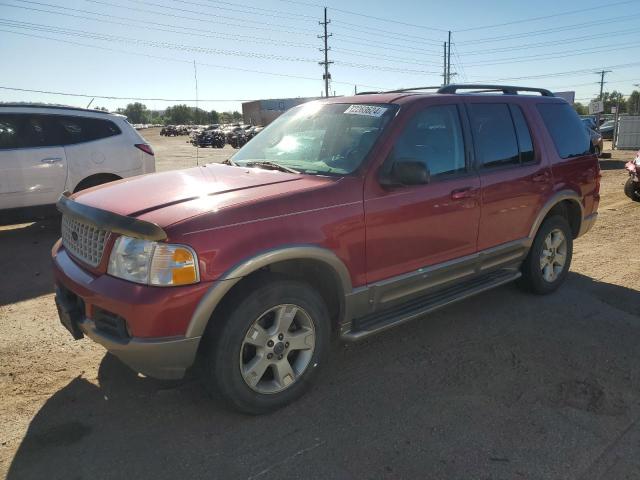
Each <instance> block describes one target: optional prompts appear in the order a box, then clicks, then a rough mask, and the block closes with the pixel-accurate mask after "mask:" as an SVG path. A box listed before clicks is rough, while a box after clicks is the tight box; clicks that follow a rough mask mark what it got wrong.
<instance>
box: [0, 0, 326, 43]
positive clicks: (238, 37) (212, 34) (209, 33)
mask: <svg viewBox="0 0 640 480" xmlns="http://www.w3.org/2000/svg"><path fill="white" fill-rule="evenodd" d="M14 1H21V0H14ZM0 5H2V6H7V7H13V8H19V9H23V10H29V11H35V12H41V13H47V14H53V15H61V16H64V17H69V18H78V19H83V20H91V21H94V22H98V23H108V24H111V25H121V26H125V27H139V26H140V24H141V23H142V24H145V25H158V26H161V27H169V28H174V29H183V30H188V31H185V32H181V31H177V30H170V29H166V28H158V27H155V26H154V27H147V28H149V29H151V30H157V31H160V32H170V33H178V34H181V35H189V36H196V37H202V38H220V39H229V40H234V41H239V42H249V43H260V44H264V43H271V44H273V45H283V46H288V47H309V48H312V47H315V45H313V44H311V43H294V42H289V41H281V40H274V39H273V38H268V37H256V36H253V35H242V34H234V33H221V32H217V31H214V30H205V29H201V28H194V27H183V26H180V25H173V24H168V23H159V22H151V21H149V20H136V21H135V22H136V23H123V22H119V21H113V20H107V19H105V18H94V17H88V16H85V15H74V14H71V13H66V12H56V11H55V10H46V9H41V8H33V7H25V6H22V5H10V4H8V3H0ZM68 10H72V11H79V12H86V13H89V14H92V15H99V16H101V17H103V16H104V17H108V18H115V19H121V20H130V18H128V17H120V16H117V15H108V14H103V13H95V12H90V11H88V10H78V9H72V8H71V9H68ZM192 30H193V31H196V32H205V34H203V33H194V32H193V31H192Z"/></svg>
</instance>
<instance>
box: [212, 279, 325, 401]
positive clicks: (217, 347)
mask: <svg viewBox="0 0 640 480" xmlns="http://www.w3.org/2000/svg"><path fill="white" fill-rule="evenodd" d="M246 287H247V288H243V289H242V292H243V293H244V295H243V296H242V297H240V296H235V298H234V297H232V298H231V301H230V302H228V303H227V307H228V308H227V309H226V313H225V314H224V317H223V318H220V319H216V318H212V320H211V321H212V322H214V323H213V324H212V325H210V327H209V331H208V333H207V335H206V338H205V341H206V342H207V344H206V347H207V348H206V353H205V358H204V372H203V373H204V378H203V380H204V383H205V386H206V387H207V388H208V389H209V390H210V391H211V393H213V394H215V393H219V394H220V395H221V396H222V397H223V399H224V400H226V401H227V403H229V404H230V405H231V406H232V407H234V408H235V409H237V410H239V411H241V412H244V413H249V414H262V413H267V412H270V411H273V410H276V409H278V408H281V407H283V406H285V405H287V404H288V403H290V402H292V401H294V400H295V399H297V398H298V397H299V396H301V395H302V394H303V393H304V392H305V391H306V390H307V389H308V388H309V387H310V386H311V384H312V382H313V380H314V379H315V377H316V375H317V373H318V370H319V367H320V366H321V365H323V364H324V362H325V360H326V357H327V355H328V349H329V337H330V320H329V314H328V312H327V308H326V306H325V304H324V302H323V300H322V297H320V295H319V294H318V293H317V292H316V291H315V290H314V289H313V288H311V287H310V286H308V285H306V284H304V283H302V282H297V281H293V280H286V279H280V278H279V277H271V276H264V277H262V278H261V279H260V281H258V282H253V284H249V285H246ZM249 289H250V291H249V293H248V294H247V293H246V292H247V291H248V290H249Z"/></svg>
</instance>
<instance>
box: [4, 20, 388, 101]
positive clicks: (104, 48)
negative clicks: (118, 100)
mask: <svg viewBox="0 0 640 480" xmlns="http://www.w3.org/2000/svg"><path fill="white" fill-rule="evenodd" d="M0 32H5V33H12V34H14V35H21V36H24V37H30V38H38V39H43V40H48V41H53V42H60V43H65V44H69V45H76V46H80V47H85V48H93V49H97V50H104V51H108V52H115V53H119V54H125V55H133V56H138V57H146V58H152V59H156V60H164V61H170V62H177V63H186V64H189V65H190V64H191V61H190V60H183V59H179V58H171V57H164V56H159V55H152V54H147V53H139V52H132V51H130V50H120V49H117V48H110V47H103V46H100V45H89V44H86V43H81V42H75V41H72V40H63V39H60V38H54V37H47V36H44V35H35V34H31V33H22V32H14V31H11V30H3V29H0ZM198 65H200V66H205V67H211V68H219V69H222V70H234V71H238V72H246V73H258V74H261V75H269V76H274V77H283V78H294V79H298V80H309V81H313V82H317V81H318V79H317V78H315V77H305V76H302V75H296V74H288V73H279V72H267V71H264V70H256V69H251V68H242V67H231V66H228V65H219V64H212V63H205V62H198ZM334 83H339V84H343V85H353V83H354V82H338V81H336V82H334ZM358 85H362V86H363V87H367V88H373V89H378V90H381V89H382V87H379V86H375V85H363V84H361V83H358Z"/></svg>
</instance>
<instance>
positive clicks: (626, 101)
mask: <svg viewBox="0 0 640 480" xmlns="http://www.w3.org/2000/svg"><path fill="white" fill-rule="evenodd" d="M599 99H600V98H599V97H594V100H599ZM602 101H603V102H604V113H611V107H619V110H618V112H619V113H626V114H629V115H640V91H638V90H634V91H633V92H631V95H629V96H627V97H625V96H623V95H622V93H620V92H618V91H616V90H614V91H613V92H604V93H603V94H602ZM573 106H574V108H575V109H576V111H577V112H578V114H580V115H589V105H588V104H586V105H585V104H582V103H580V102H576V103H574V104H573Z"/></svg>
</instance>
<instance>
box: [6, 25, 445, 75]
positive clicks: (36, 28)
mask: <svg viewBox="0 0 640 480" xmlns="http://www.w3.org/2000/svg"><path fill="white" fill-rule="evenodd" d="M0 25H4V26H7V27H10V28H18V29H23V30H30V31H43V32H47V33H55V34H59V35H70V36H76V37H82V38H89V39H92V40H100V41H117V42H119V43H123V44H135V45H138V46H140V45H143V46H149V47H152V48H163V49H164V48H170V49H173V50H180V51H188V52H196V53H203V54H218V55H227V56H236V57H247V58H259V59H266V60H280V61H287V62H303V63H315V62H316V60H314V59H312V58H302V57H291V56H284V55H275V54H266V53H258V52H245V51H241V50H224V49H218V48H206V47H199V46H192V45H184V44H175V43H169V42H159V41H151V40H143V39H139V38H132V37H124V36H117V35H108V34H99V33H93V32H86V31H82V30H75V29H65V28H60V27H51V26H48V25H42V24H35V23H30V22H17V21H11V20H8V21H7V20H0ZM333 63H335V64H336V65H343V66H346V67H352V68H359V69H365V70H378V71H386V72H398V73H407V74H416V75H422V74H432V73H434V72H430V71H427V70H417V69H409V68H396V67H386V66H382V65H372V64H364V63H354V62H345V61H335V62H333Z"/></svg>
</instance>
